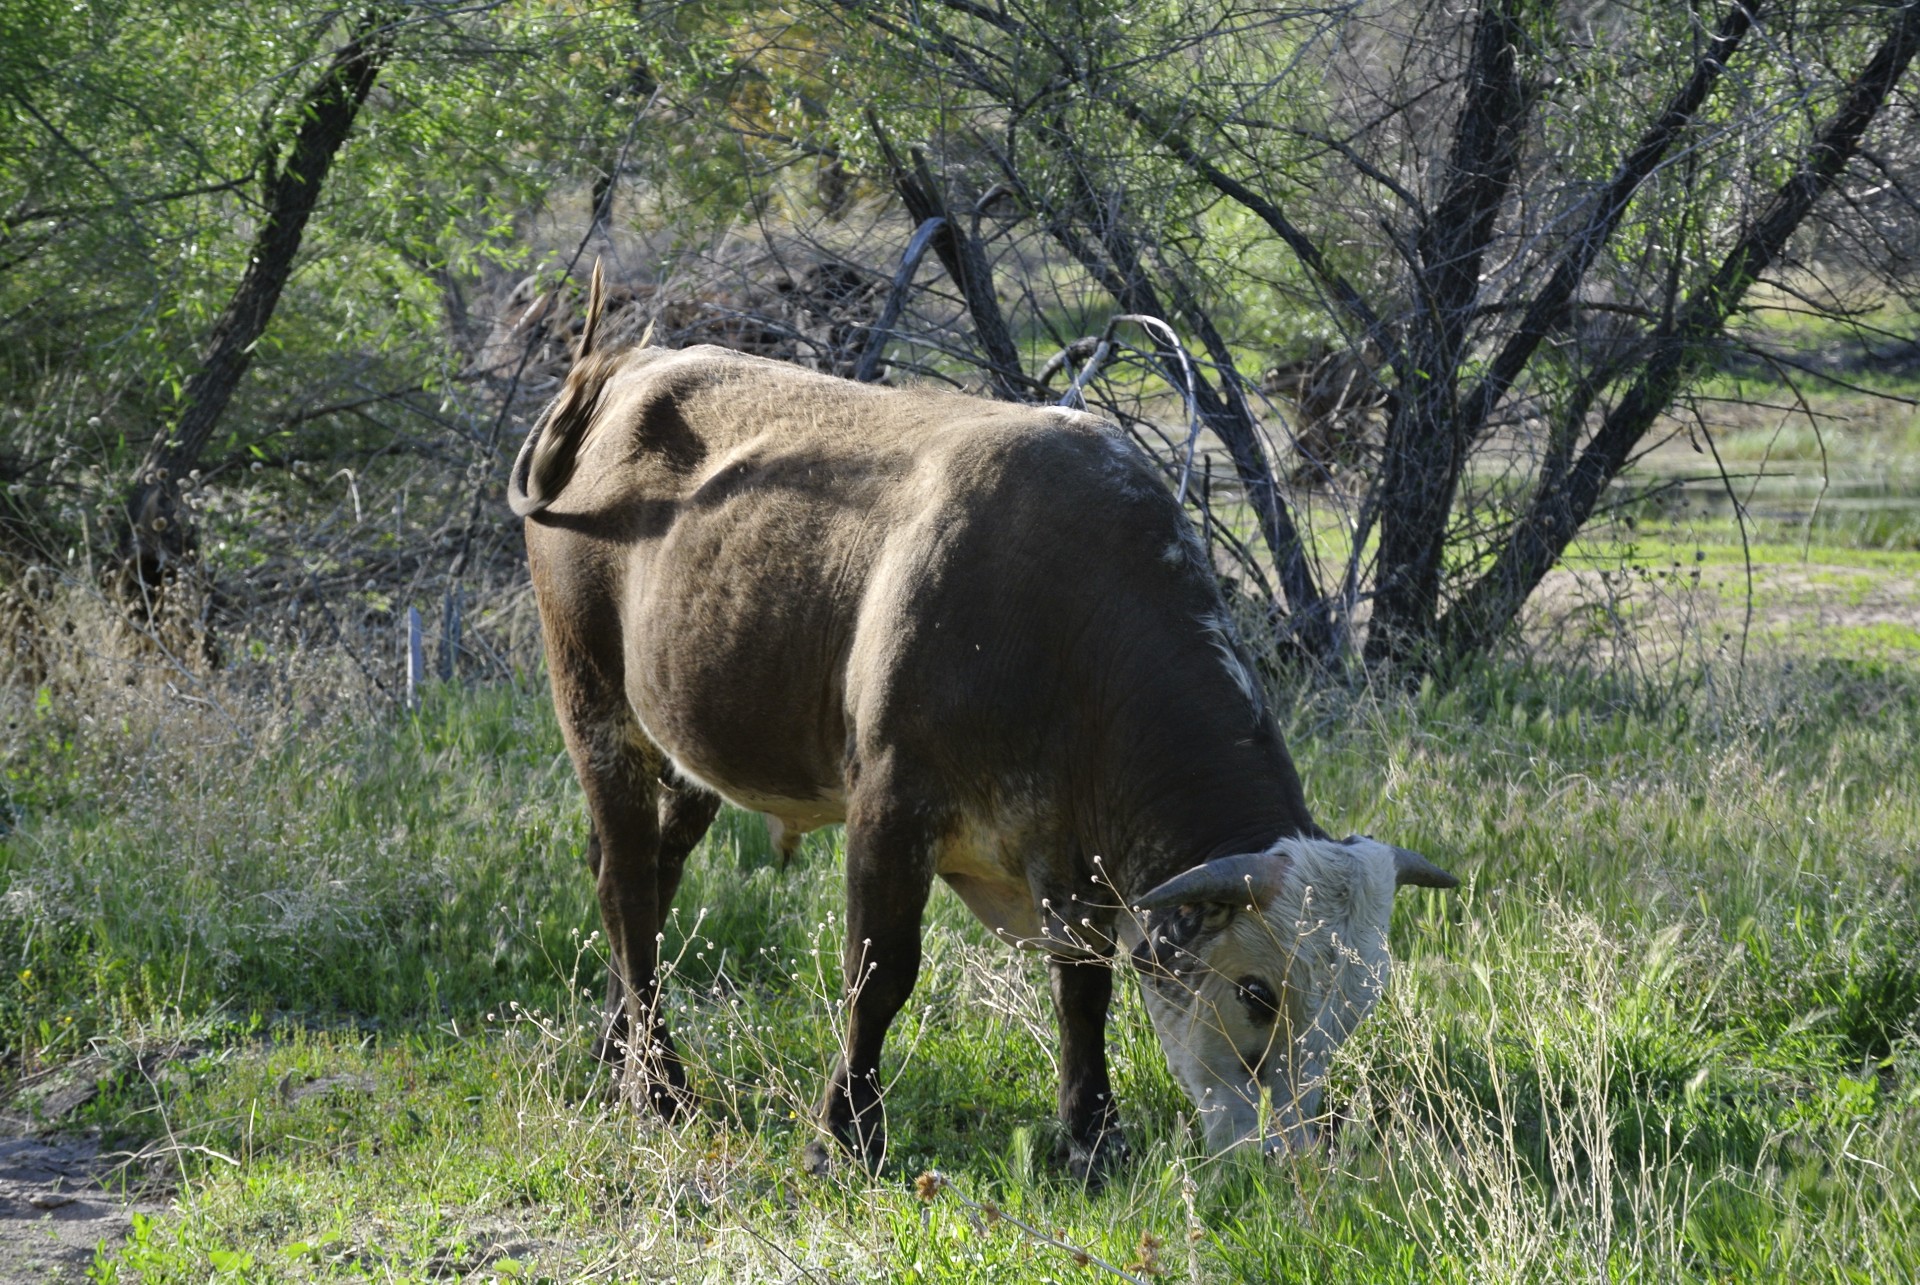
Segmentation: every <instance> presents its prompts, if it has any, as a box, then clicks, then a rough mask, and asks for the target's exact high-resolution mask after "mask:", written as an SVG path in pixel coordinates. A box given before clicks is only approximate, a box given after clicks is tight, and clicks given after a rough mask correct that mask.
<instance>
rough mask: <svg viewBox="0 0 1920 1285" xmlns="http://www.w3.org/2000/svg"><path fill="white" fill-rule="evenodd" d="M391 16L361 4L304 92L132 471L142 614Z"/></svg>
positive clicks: (130, 510) (186, 532)
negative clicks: (169, 408) (168, 417)
mask: <svg viewBox="0 0 1920 1285" xmlns="http://www.w3.org/2000/svg"><path fill="white" fill-rule="evenodd" d="M393 19H394V15H393V14H392V13H391V12H390V11H389V10H387V9H384V8H378V7H376V8H370V9H368V10H367V11H366V12H365V13H363V14H362V15H361V16H360V18H359V19H358V20H357V21H356V22H355V23H354V25H353V29H352V33H351V36H350V38H349V39H348V41H347V43H346V44H345V45H343V46H341V47H340V48H339V49H337V50H335V51H334V55H333V58H332V59H331V60H330V61H329V63H328V65H327V68H326V70H325V71H324V72H322V73H321V75H320V78H319V79H318V80H317V81H315V82H314V84H313V86H312V87H311V88H310V89H308V91H307V92H306V94H305V95H304V96H302V98H301V100H300V106H299V109H298V110H299V114H300V128H299V130H298V131H297V132H296V133H295V135H294V138H293V143H292V146H291V148H290V150H289V151H288V152H287V154H286V155H285V156H284V157H283V158H280V163H279V164H278V165H277V166H276V167H275V168H274V169H272V170H271V171H270V172H269V173H268V175H267V178H266V181H265V183H264V185H263V186H264V191H263V194H262V196H263V204H264V206H265V208H266V213H265V215H264V217H263V218H262V219H261V222H260V226H259V228H258V230H257V231H256V232H255V234H254V240H253V250H252V254H251V255H250V257H249V259H248V262H247V270H246V272H245V273H244V274H243V275H242V276H241V278H240V284H239V286H238V287H237V288H236V289H235V290H234V292H233V297H232V298H231V299H229V300H228V301H227V306H226V307H225V308H224V309H223V310H222V311H221V313H220V317H219V319H218V320H217V321H215V322H214V325H213V332H212V334H211V335H210V337H209V338H208V341H207V345H206V349H205V356H204V357H203V359H202V361H201V365H200V369H199V370H198V371H196V372H195V373H194V375H193V377H192V378H191V379H190V380H188V382H187V386H186V390H185V392H184V393H183V394H182V397H181V405H180V411H179V416H178V418H177V419H175V421H174V422H173V423H172V424H170V425H167V426H166V427H164V428H162V429H161V430H160V432H159V433H157V434H156V435H155V437H154V439H153V443H152V445H150V446H149V447H148V448H147V453H146V456H145V457H144V458H143V459H142V460H141V462H140V468H139V471H138V472H137V473H136V474H135V475H134V480H133V486H132V488H131V489H130V491H129V492H128V495H127V501H126V508H125V512H124V516H123V519H122V521H123V526H122V530H121V536H120V549H119V562H120V584H121V588H122V590H123V592H124V594H125V596H126V597H128V598H129V599H130V600H131V601H132V602H133V604H134V605H135V607H136V609H138V610H141V611H143V612H144V613H145V614H146V615H147V616H148V617H149V618H150V617H151V614H152V611H153V609H154V607H155V606H156V605H157V602H158V597H159V594H160V592H161V589H162V585H163V584H164V582H165V581H166V579H167V578H168V576H169V574H170V573H172V572H173V571H174V570H175V569H176V568H177V567H178V566H179V565H180V564H181V563H182V562H184V561H186V560H187V559H189V558H191V556H192V555H193V551H194V535H193V532H192V530H191V528H190V525H189V523H188V520H187V516H186V514H185V512H184V511H183V508H182V506H181V503H180V483H181V481H182V479H183V478H184V477H186V476H187V475H188V473H189V472H190V471H191V470H192V469H193V467H194V466H195V464H197V463H198V462H199V459H200V455H201V452H202V451H204V450H205V449H206V446H207V443H208V442H209V441H210V440H211V439H212V437H213V432H214V429H215V428H216V427H217V426H218V425H219V422H220V417H221V415H222V414H223V413H224V412H225V411H226V409H227V404H228V403H229V402H230V401H232V399H233V394H234V392H235V390H236V389H238V388H239V386H240V380H241V378H242V377H243V376H244V375H245V374H246V372H247V368H248V367H249V366H250V365H252V363H253V353H254V347H255V345H256V344H257V343H258V342H259V340H260V337H261V335H262V334H264V333H265V331H266V328H267V323H268V322H269V321H271V320H272V318H273V312H274V309H275V307H276V306H278V304H279V302H280V294H281V292H282V291H283V290H284V289H285V288H286V284H287V280H288V278H289V277H290V276H291V275H292V272H293V261H294V256H295V255H296V254H298V253H299V250H300V240H301V237H302V235H303V234H304V233H305V231H306V226H307V219H308V218H309V217H310V216H311V215H312V213H313V209H314V206H315V204H316V203H317V202H318V201H319V198H320V189H321V186H322V184H324V183H325V181H326V177H327V171H328V169H329V168H330V167H331V166H332V164H333V161H334V158H335V157H336V156H337V155H338V154H339V152H340V149H341V147H342V146H343V145H344V144H345V143H346V141H347V136H348V134H349V133H351V131H352V129H353V122H354V118H355V116H357V115H358V114H359V111H360V107H361V104H363V103H364V102H366V99H367V94H368V92H369V91H371V90H372V88H373V82H374V78H375V77H376V76H378V75H379V73H380V69H381V67H382V65H383V64H384V63H385V61H386V59H387V57H388V56H389V55H390V54H391V53H392V50H393V35H394V22H393Z"/></svg>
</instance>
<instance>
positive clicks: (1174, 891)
mask: <svg viewBox="0 0 1920 1285" xmlns="http://www.w3.org/2000/svg"><path fill="white" fill-rule="evenodd" d="M1286 869H1287V862H1286V860H1285V858H1282V857H1277V856H1244V857H1220V858H1217V859H1215V860H1213V861H1209V862H1207V863H1206V864H1205V865H1200V866H1195V867H1194V868H1193V869H1191V870H1189V871H1187V872H1186V873H1185V874H1177V875H1175V876H1174V877H1173V878H1171V879H1169V880H1167V881H1166V882H1165V883H1163V884H1161V885H1160V886H1159V887H1157V888H1154V889H1153V890H1151V891H1150V892H1148V893H1147V894H1146V895H1145V896H1143V897H1137V898H1135V899H1134V902H1133V904H1134V906H1135V907H1136V908H1137V909H1140V910H1165V909H1166V908H1167V907H1169V906H1196V905H1219V906H1245V905H1247V904H1248V903H1252V904H1253V905H1254V906H1256V907H1264V906H1265V905H1266V903H1267V902H1268V901H1270V900H1271V899H1272V898H1273V896H1274V894H1275V893H1277V892H1279V890H1280V880H1281V877H1282V876H1283V875H1284V874H1285V873H1286Z"/></svg>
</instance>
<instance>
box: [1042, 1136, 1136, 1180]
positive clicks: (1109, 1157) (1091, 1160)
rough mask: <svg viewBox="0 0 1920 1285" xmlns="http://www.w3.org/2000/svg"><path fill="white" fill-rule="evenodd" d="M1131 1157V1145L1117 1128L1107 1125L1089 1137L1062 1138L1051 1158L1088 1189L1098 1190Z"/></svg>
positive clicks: (1122, 1167) (1125, 1164)
mask: <svg viewBox="0 0 1920 1285" xmlns="http://www.w3.org/2000/svg"><path fill="white" fill-rule="evenodd" d="M1132 1158H1133V1150H1132V1148H1130V1147H1128V1146H1127V1140H1126V1138H1125V1137H1124V1136H1123V1135H1122V1134H1121V1132H1120V1130H1118V1129H1107V1130H1105V1131H1103V1132H1101V1133H1099V1134H1096V1135H1095V1136H1094V1137H1092V1138H1066V1139H1063V1140H1062V1142H1061V1145H1060V1147H1059V1148H1058V1149H1056V1151H1055V1153H1054V1159H1055V1160H1056V1161H1057V1162H1058V1163H1059V1164H1060V1166H1061V1168H1063V1169H1065V1170H1066V1172H1067V1176H1068V1177H1069V1178H1071V1179H1073V1180H1074V1181H1075V1182H1077V1183H1080V1184H1081V1185H1083V1186H1084V1187H1086V1189H1087V1190H1088V1191H1098V1190H1100V1188H1102V1187H1104V1186H1106V1185H1107V1179H1109V1178H1111V1177H1113V1175H1114V1174H1116V1173H1118V1172H1119V1171H1120V1170H1122V1169H1124V1168H1126V1166H1127V1162H1128V1161H1129V1160H1131V1159H1132Z"/></svg>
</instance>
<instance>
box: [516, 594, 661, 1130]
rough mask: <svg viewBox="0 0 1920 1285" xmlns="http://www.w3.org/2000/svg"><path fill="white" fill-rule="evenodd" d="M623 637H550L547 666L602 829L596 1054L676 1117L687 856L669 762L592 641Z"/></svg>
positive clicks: (606, 655) (616, 660)
mask: <svg viewBox="0 0 1920 1285" xmlns="http://www.w3.org/2000/svg"><path fill="white" fill-rule="evenodd" d="M618 636H619V635H618V631H617V630H615V629H613V628H611V627H606V628H602V629H596V630H587V631H584V632H582V633H580V634H578V635H577V636H569V635H566V634H560V633H558V632H556V633H555V634H554V635H553V636H552V637H550V638H549V639H548V653H547V663H548V669H549V672H550V673H551V675H552V678H553V696H554V708H555V710H556V711H557V712H558V713H559V715H560V727H561V730H562V731H563V732H564V733H565V734H566V738H567V751H568V753H569V754H570V755H571V756H572V758H573V766H574V771H575V773H576V774H577V775H578V776H579V778H580V786H581V789H582V790H583V791H584V792H585V793H586V796H587V812H588V814H589V816H590V817H591V818H592V822H593V833H592V839H591V840H590V842H589V847H588V862H589V864H590V865H591V867H592V869H593V882H594V892H595V894H596V895H597V898H598V900H599V903H600V923H601V927H602V928H603V929H604V930H605V932H606V935H607V966H608V969H609V973H610V976H609V978H608V982H607V997H608V1002H609V1009H610V1011H609V1012H608V1014H607V1019H606V1026H605V1028H604V1032H603V1034H602V1036H601V1038H600V1040H599V1042H598V1043H597V1045H596V1050H595V1051H596V1052H597V1053H598V1054H599V1055H600V1056H601V1057H602V1058H603V1059H604V1060H605V1061H606V1062H607V1063H608V1064H609V1065H610V1066H612V1067H613V1069H614V1073H615V1079H616V1083H617V1084H619V1086H620V1088H621V1091H622V1092H626V1093H635V1094H637V1095H642V1096H644V1097H645V1098H646V1100H647V1101H648V1102H649V1103H650V1104H651V1105H652V1106H653V1108H654V1109H655V1110H657V1111H658V1112H660V1114H662V1115H663V1116H667V1117H669V1118H671V1117H672V1116H673V1115H674V1114H675V1113H676V1112H677V1111H678V1110H679V1107H680V1102H681V1099H682V1098H683V1097H684V1095H685V1089H686V1080H687V1077H686V1071H685V1069H684V1068H682V1066H681V1065H680V1059H679V1058H678V1056H677V1055H676V1054H675V1053H674V1049H673V1041H672V1038H671V1037H670V1036H669V1034H668V1032H667V1023H666V1013H665V1011H664V1007H663V1005H662V1004H661V1002H660V993H659V985H658V981H659V948H658V945H657V942H656V938H657V937H658V935H659V932H660V929H661V926H662V925H663V924H664V923H665V921H666V914H667V906H668V904H669V902H670V901H671V899H672V890H673V887H674V886H675V885H677V884H678V882H679V870H680V865H681V863H682V862H683V861H684V860H685V856H686V854H685V852H684V851H682V852H680V853H678V854H677V855H676V854H674V853H672V852H671V851H669V850H667V849H666V848H665V845H663V842H662V839H663V829H666V828H670V827H666V826H663V820H665V819H666V818H667V815H668V813H669V812H670V809H669V808H667V807H664V806H663V802H662V801H663V798H668V799H670V798H671V797H672V794H673V793H677V792H670V791H668V790H667V789H666V787H664V786H662V785H661V783H660V777H661V773H662V772H663V770H664V769H665V767H666V761H665V756H664V755H662V754H661V753H660V751H659V749H658V748H657V747H656V746H655V745H654V744H653V743H652V742H651V741H650V740H649V739H648V738H647V736H646V733H645V732H644V731H642V730H641V728H640V725H639V722H638V720H637V719H635V718H634V716H633V711H632V709H631V708H630V707H629V706H628V704H627V694H626V690H625V685H624V682H623V678H622V674H621V664H620V656H619V653H618V652H617V651H615V650H613V649H612V648H603V649H597V648H595V647H594V646H593V644H592V641H591V640H593V639H595V638H617V637H618ZM683 828H684V827H683ZM697 840H698V836H697V835H696V836H695V837H694V840H692V841H688V842H687V843H686V847H688V848H690V847H692V844H693V842H696V841H697ZM663 885H664V886H663ZM663 892H664V893H665V895H664V896H663V895H662V893H663Z"/></svg>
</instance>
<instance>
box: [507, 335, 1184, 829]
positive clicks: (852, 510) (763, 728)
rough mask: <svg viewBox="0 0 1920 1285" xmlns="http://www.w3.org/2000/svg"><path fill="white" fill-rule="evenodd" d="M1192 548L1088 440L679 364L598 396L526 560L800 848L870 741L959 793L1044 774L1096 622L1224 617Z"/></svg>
mask: <svg viewBox="0 0 1920 1285" xmlns="http://www.w3.org/2000/svg"><path fill="white" fill-rule="evenodd" d="M1183 530H1184V520H1183V519H1182V518H1181V517H1180V515H1179V513H1178V511H1177V508H1176V506H1174V504H1173V501H1172V497H1171V496H1170V495H1168V494H1167V492H1166V490H1165V488H1164V486H1162V485H1161V484H1160V483H1159V482H1158V481H1157V479H1155V478H1154V477H1153V475H1152V473H1151V470H1150V466H1149V465H1147V464H1146V462H1145V461H1144V459H1143V458H1142V457H1141V456H1140V454H1139V453H1138V452H1137V451H1136V450H1135V449H1134V448H1133V447H1132V446H1131V445H1130V444H1128V443H1127V442H1126V441H1125V439H1124V438H1123V437H1122V436H1121V435H1120V434H1119V430H1117V429H1114V428H1112V427H1111V426H1106V425H1101V424H1099V423H1098V422H1097V421H1095V420H1093V419H1092V418H1091V417H1087V416H1080V415H1073V414H1070V413H1066V412H1059V411H1052V410H1042V409H1034V408H1027V407H1016V406H1003V405H999V404H996V403H990V402H984V401H981V400H978V399H974V398H965V397H958V396H951V395H946V394H937V393H922V392H901V391H895V390H888V389H881V388H874V387H871V386H864V385H858V384H852V383H849V382H847V381H844V380H836V379H831V378H828V377H825V376H820V375H815V374H812V373H809V372H805V371H800V370H796V369H795V368H793V367H791V366H786V365H782V364H779V363H774V362H766V361H760V360H755V359H750V358H743V357H739V356H737V355H735V354H729V353H723V352H721V351H720V350H711V349H708V350H701V349H694V350H685V351H681V352H675V353H662V354H660V355H659V356H657V357H656V356H653V355H651V354H645V353H642V354H634V355H633V356H631V357H630V358H629V359H628V360H627V362H626V363H624V364H623V365H622V366H621V367H620V369H619V371H618V372H617V373H616V374H615V375H614V376H613V378H612V379H610V380H609V382H608V385H607V387H606V389H605V390H604V391H603V393H602V396H601V400H600V403H599V407H598V410H597V412H596V416H595V420H594V423H593V427H592V429H591V431H590V432H589V434H588V436H587V438H586V439H585V441H584V442H583V443H582V444H581V446H580V448H579V458H578V463H577V467H576V470H575V474H574V477H573V480H572V481H571V482H570V483H569V484H568V486H567V487H566V489H565V490H564V492H563V493H562V494H561V495H559V496H558V497H557V499H556V500H555V501H554V503H553V504H552V506H551V507H550V508H549V509H548V511H547V512H546V513H545V514H543V515H541V516H540V517H539V518H537V519H535V520H534V521H533V522H531V523H530V524H529V527H528V546H529V552H530V555H531V558H532V562H533V565H534V573H535V579H536V585H537V586H538V587H539V589H540V592H541V596H542V603H543V610H542V614H543V618H546V619H549V620H551V619H554V618H555V617H556V616H557V615H566V616H567V617H569V618H572V619H592V620H597V621H600V622H602V623H601V624H600V625H599V626H597V627H596V633H597V635H598V636H596V637H594V638H584V639H581V640H579V641H580V643H581V644H582V645H587V646H593V645H605V640H606V639H607V638H618V639H620V640H621V643H620V645H621V648H622V654H621V655H620V656H619V657H618V663H619V664H620V665H621V667H622V668H623V671H624V683H625V689H626V692H627V695H628V699H629V701H630V703H631V707H632V709H633V711H634V713H635V715H636V716H637V717H638V720H639V722H640V724H641V726H642V727H643V728H644V730H645V732H646V734H647V736H648V737H649V738H650V739H651V740H652V741H653V742H654V743H655V744H657V745H658V746H660V747H661V748H662V749H663V750H665V751H666V752H667V753H668V754H669V755H670V756H672V758H673V759H674V761H675V763H676V765H677V766H678V767H679V769H680V770H681V771H682V772H683V773H685V774H686V775H688V776H689V777H691V778H692V779H695V780H698V781H701V782H704V783H706V784H708V785H710V786H711V787H713V788H715V789H716V790H718V791H719V792H720V793H722V794H724V795H726V796H727V797H729V798H731V799H733V800H734V801H735V802H736V803H739V804H742V805H743V806H747V807H750V808H755V809H758V810H761V811H765V812H768V813H770V814H773V815H775V816H777V817H781V818H782V819H783V820H785V821H786V822H787V823H788V824H789V825H792V826H795V827H797V828H802V829H804V828H810V827H811V826H813V825H818V824H823V823H826V822H830V821H834V820H838V819H840V816H841V813H842V808H843V805H844V801H845V789H846V781H847V776H848V771H849V767H850V760H851V757H852V756H853V755H855V754H857V753H858V751H859V747H860V745H861V744H862V742H863V741H864V742H865V743H867V744H886V745H888V746H891V747H896V748H899V749H902V750H903V751H905V752H911V753H918V754H920V755H922V756H923V757H925V758H928V759H931V760H935V762H934V763H933V766H934V767H936V768H938V769H940V770H942V771H943V772H944V773H945V774H946V776H947V777H948V778H949V779H950V780H951V784H952V786H953V788H954V789H955V790H956V791H961V792H966V791H969V790H971V791H974V792H975V793H979V792H982V791H991V790H993V789H995V788H998V787H997V784H996V783H997V782H998V781H1001V780H1004V779H1010V778H1015V777H1019V776H1021V775H1023V774H1024V775H1027V776H1031V775H1033V774H1035V773H1037V772H1040V771H1043V770H1044V768H1045V765H1046V764H1047V763H1048V762H1049V761H1050V760H1053V759H1056V758H1058V757H1060V756H1061V755H1062V754H1063V753H1064V752H1065V748H1066V747H1062V746H1060V745H1057V744H1050V743H1049V741H1050V740H1055V739H1057V738H1058V737H1059V736H1062V735H1065V734H1066V728H1065V725H1066V724H1068V723H1072V722H1074V721H1075V720H1074V719H1073V718H1072V711H1071V709H1070V708H1069V705H1070V703H1071V701H1072V699H1073V691H1074V689H1075V683H1074V682H1072V681H1070V678H1071V675H1070V673H1069V670H1070V668H1071V667H1072V661H1071V660H1070V656H1071V657H1073V658H1075V659H1077V661H1078V662H1079V663H1080V664H1082V665H1083V666H1087V665H1088V664H1089V662H1090V661H1091V666H1090V667H1091V668H1094V669H1098V668H1100V664H1099V660H1098V658H1097V657H1090V654H1089V649H1090V648H1091V649H1092V651H1093V652H1098V651H1099V650H1100V649H1101V648H1102V646H1103V645H1104V644H1103V638H1104V636H1105V634H1107V633H1110V630H1103V629H1102V628H1101V621H1102V618H1103V617H1110V616H1121V617H1124V616H1125V615H1126V614H1127V611H1126V609H1127V607H1128V605H1129V604H1128V603H1127V602H1126V601H1125V600H1126V599H1132V598H1145V599H1149V600H1153V601H1157V602H1161V603H1164V604H1166V605H1169V606H1174V607H1179V608H1182V609H1184V610H1185V612H1186V614H1185V616H1184V618H1185V619H1187V620H1189V621H1190V620H1191V619H1192V616H1193V615H1194V614H1197V613H1199V612H1201V611H1204V609H1205V607H1206V605H1207V603H1208V602H1209V601H1211V599H1210V597H1209V595H1210V594H1211V592H1212V590H1211V587H1210V585H1208V584H1207V583H1206V577H1205V575H1204V574H1203V573H1201V572H1199V571H1198V570H1197V559H1196V558H1194V557H1192V556H1191V551H1190V549H1189V548H1188V547H1187V546H1186V545H1183V544H1182V543H1181V533H1182V531H1183ZM1116 545H1118V546H1126V547H1116ZM1142 577H1146V578H1148V579H1150V580H1152V581H1153V582H1154V583H1152V584H1145V585H1143V584H1140V583H1137V582H1138V581H1139V580H1140V579H1141V578H1142ZM555 595H565V596H566V598H567V602H568V605H569V608H570V610H569V611H568V612H565V613H556V612H553V611H549V610H547V609H546V603H547V601H548V600H549V598H550V597H552V596H555ZM587 600H591V605H589V603H588V601H587ZM1134 616H1135V619H1136V622H1137V617H1138V613H1137V612H1136V613H1134ZM1148 623H1149V625H1150V622H1148ZM1105 641H1106V642H1110V641H1111V640H1110V639H1106V640H1105ZM608 661H609V663H612V662H613V661H614V658H613V657H608ZM940 760H944V762H942V761H940Z"/></svg>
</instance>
